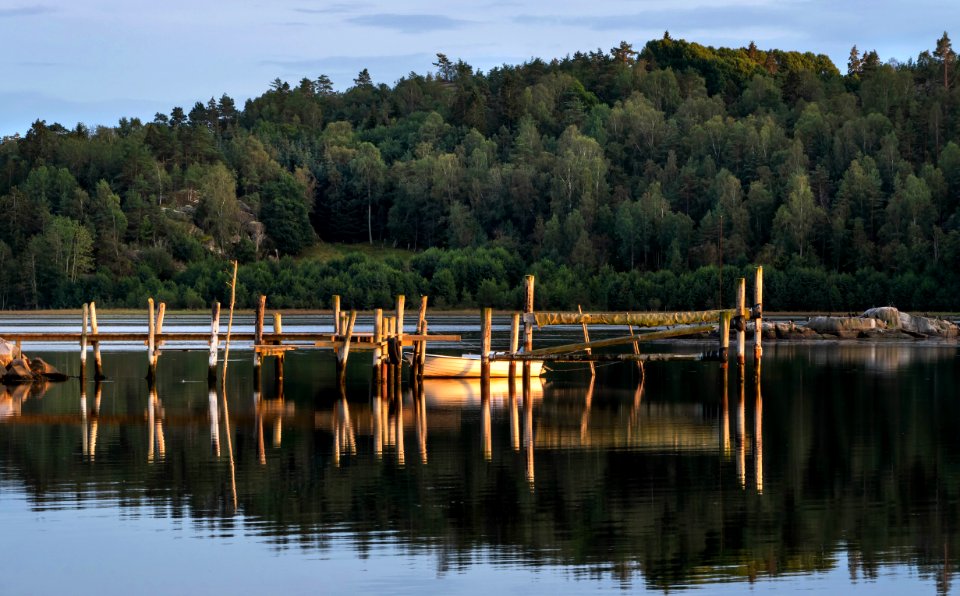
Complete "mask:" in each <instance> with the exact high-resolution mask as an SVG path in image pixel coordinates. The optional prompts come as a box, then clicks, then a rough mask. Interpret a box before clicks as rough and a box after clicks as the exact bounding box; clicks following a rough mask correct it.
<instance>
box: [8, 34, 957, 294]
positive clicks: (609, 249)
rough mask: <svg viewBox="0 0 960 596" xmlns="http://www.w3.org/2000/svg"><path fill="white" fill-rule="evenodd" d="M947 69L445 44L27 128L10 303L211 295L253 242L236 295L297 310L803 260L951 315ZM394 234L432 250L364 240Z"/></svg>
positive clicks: (15, 200) (18, 160) (598, 287)
mask: <svg viewBox="0 0 960 596" xmlns="http://www.w3.org/2000/svg"><path fill="white" fill-rule="evenodd" d="M955 63H956V56H955V54H954V52H953V50H952V45H951V42H950V40H949V37H948V36H947V35H946V34H944V36H943V37H941V38H940V39H938V40H936V47H935V49H933V50H932V51H927V52H923V53H921V54H920V56H918V58H917V60H916V61H915V62H914V61H909V62H906V63H893V62H891V63H889V64H883V63H882V61H881V60H880V57H879V56H877V54H876V52H866V53H864V54H862V55H861V54H860V52H859V51H857V50H856V49H854V50H853V51H852V52H851V58H850V63H849V64H848V69H847V71H848V72H847V75H846V76H841V75H840V73H839V72H838V71H837V69H836V68H835V67H834V66H833V65H832V64H831V63H830V61H829V60H828V59H827V58H826V57H825V56H823V55H817V54H812V53H800V52H790V51H783V50H779V49H768V50H761V49H759V48H757V47H756V46H755V45H753V44H751V45H750V46H749V47H746V48H713V47H706V46H703V45H700V44H697V43H692V42H687V41H684V40H678V39H672V38H671V37H670V36H669V35H665V36H664V37H663V38H662V39H659V40H653V41H650V42H649V43H647V44H646V45H645V46H644V48H643V49H642V51H640V52H636V51H634V50H633V46H631V45H630V44H629V43H625V42H624V43H621V44H620V45H619V46H618V47H615V48H613V49H612V50H610V52H609V53H606V52H603V51H596V52H588V53H581V52H578V53H575V54H573V55H572V56H569V57H567V58H564V59H559V60H552V61H550V62H546V61H543V60H539V59H533V60H531V61H529V62H527V63H525V64H521V65H516V66H503V67H499V68H495V69H493V70H491V71H490V72H487V73H483V72H480V71H476V70H475V69H474V68H473V67H472V66H470V65H469V64H466V63H465V62H463V61H462V60H455V59H451V58H448V57H446V56H443V55H438V58H437V63H436V64H435V66H436V68H437V69H438V73H436V74H434V73H428V74H426V75H420V74H416V73H411V74H410V75H408V76H407V77H404V78H403V79H401V80H400V81H398V82H397V83H396V85H394V86H393V87H388V86H386V85H377V84H374V82H373V80H372V78H371V76H370V73H369V72H368V71H367V70H366V69H364V70H362V71H361V72H360V74H359V75H358V77H357V79H356V80H355V81H354V86H353V87H351V88H349V89H348V90H347V91H345V92H337V91H335V90H334V89H333V86H332V82H331V81H330V79H329V78H328V77H326V76H324V75H318V76H310V77H304V78H303V79H301V80H300V81H299V83H297V84H296V85H291V84H290V83H288V82H285V81H283V80H280V79H277V80H275V81H273V82H272V83H271V84H270V86H269V87H270V88H269V90H267V91H266V92H265V93H263V94H262V95H261V96H259V97H255V98H252V99H250V100H249V101H247V102H246V103H245V105H244V106H243V109H242V110H240V109H238V108H237V106H236V104H235V102H234V101H233V100H232V99H231V98H230V97H228V96H226V95H224V96H222V97H221V98H220V99H219V100H216V99H214V98H210V99H209V100H208V101H206V102H196V103H194V104H193V106H192V107H189V106H188V109H186V110H185V109H183V108H181V107H175V108H173V109H172V110H171V112H170V114H169V115H168V114H157V115H156V117H155V118H154V120H153V121H152V122H149V123H146V124H144V123H142V122H141V121H139V120H137V119H135V118H134V119H122V120H121V121H120V122H119V123H118V124H117V126H115V127H98V128H96V129H94V130H89V129H87V128H86V127H84V126H82V125H78V126H77V127H75V128H74V129H72V130H70V129H67V128H65V127H63V126H61V125H59V124H49V125H48V124H47V123H46V122H44V121H42V120H37V121H36V122H34V123H33V125H32V126H31V127H30V130H29V131H27V133H26V134H25V135H24V136H23V137H22V138H20V137H13V138H7V139H4V140H3V141H2V142H0V174H2V175H0V209H2V212H3V214H4V217H3V218H0V236H2V238H3V242H4V244H3V245H0V259H3V262H4V263H7V267H6V268H5V269H4V270H3V272H2V277H3V279H2V281H3V289H2V290H0V306H2V307H14V306H58V305H75V303H76V302H79V301H81V300H83V299H85V294H84V292H86V291H90V292H93V293H95V294H96V295H97V296H100V297H101V298H100V302H101V303H103V304H104V305H135V306H138V305H140V304H141V303H142V301H143V300H144V298H145V297H146V295H147V294H149V293H157V295H158V296H159V295H163V296H164V297H166V298H169V300H170V302H171V305H173V304H178V305H187V304H189V305H197V304H200V303H206V302H209V301H210V300H212V299H215V298H219V299H221V300H222V299H223V287H222V283H223V280H222V271H223V270H225V268H226V260H227V259H229V258H236V259H238V260H239V261H240V262H241V263H242V264H243V267H242V268H241V269H242V270H243V271H244V272H246V273H245V275H246V277H245V278H244V279H243V280H242V288H239V289H242V294H243V300H244V301H247V302H249V301H251V300H253V299H254V298H255V295H256V293H257V292H260V291H267V290H269V293H270V294H271V300H272V301H274V296H276V300H277V301H280V302H281V303H282V304H286V305H291V306H294V305H296V306H304V307H311V306H318V305H320V304H321V303H322V301H323V300H325V296H327V295H328V294H333V293H338V294H341V295H343V296H344V297H345V299H349V300H350V301H351V302H352V303H353V304H356V305H358V306H362V305H367V306H369V305H383V303H384V302H385V301H388V296H389V294H390V293H391V292H397V291H403V292H405V293H407V294H409V295H415V294H416V293H418V292H429V293H431V294H432V295H433V296H434V303H435V304H442V305H445V306H449V307H472V306H474V305H476V304H478V303H483V304H490V305H494V306H503V307H511V306H512V307H515V306H518V301H519V294H518V292H519V289H518V288H519V286H520V282H521V278H522V275H523V274H524V273H526V272H529V271H534V272H539V273H540V274H541V285H540V287H541V289H542V294H539V295H541V296H542V297H543V299H544V300H545V301H546V302H547V303H548V304H553V305H555V306H557V307H564V308H569V307H570V306H571V305H572V304H575V303H577V302H580V303H583V304H584V305H585V306H587V305H589V306H594V307H596V306H603V307H606V306H617V307H621V308H671V307H676V308H692V307H698V306H711V305H715V302H716V296H717V295H718V294H719V293H720V292H719V289H718V288H716V289H717V291H714V290H715V286H716V279H717V277H718V273H719V272H718V271H716V270H715V269H713V267H716V266H718V265H720V264H721V262H722V264H723V266H724V267H725V274H724V279H727V277H728V276H727V274H726V270H727V268H730V267H734V268H739V267H742V266H745V265H747V264H749V263H763V264H764V265H766V266H767V267H768V268H770V270H771V271H774V272H776V271H780V272H787V271H789V272H791V274H794V273H795V274H796V275H795V276H794V277H792V278H787V277H784V278H783V279H782V281H783V291H785V292H788V293H789V300H794V299H797V300H799V298H798V297H803V298H804V299H809V300H810V304H806V305H804V304H799V303H798V305H799V307H802V308H810V307H813V306H814V303H816V304H821V305H823V306H824V307H825V308H827V307H837V308H845V309H846V308H849V309H858V308H861V307H865V306H867V305H871V304H881V303H884V302H887V301H890V300H896V301H898V303H900V305H901V306H905V305H911V306H913V307H917V308H952V309H955V308H956V305H955V304H952V303H951V299H950V297H951V296H955V295H957V294H958V293H960V292H958V290H960V287H958V285H960V282H957V281H955V280H954V279H953V278H952V277H951V276H945V275H944V274H943V273H942V272H943V271H955V270H957V264H958V259H960V257H958V254H960V248H958V246H960V241H958V240H957V238H958V234H960V148H958V145H957V141H956V139H957V138H958V134H960V120H958V118H957V116H958V112H957V110H956V106H957V105H960V91H958V90H957V85H956V84H955V79H956V72H955V65H956V64H955ZM318 239H319V240H321V241H322V243H321V245H320V247H319V248H311V247H315V246H317V243H316V241H317V240H318ZM327 243H337V245H338V246H339V245H340V244H341V243H342V244H344V245H348V246H349V245H357V244H360V243H363V244H364V245H365V248H364V251H366V252H364V253H363V254H357V255H352V254H349V251H348V253H347V254H343V251H341V250H339V249H338V251H339V252H338V251H334V253H335V254H328V253H329V251H326V249H325V248H324V247H327V246H330V245H329V244H327ZM386 248H389V249H390V250H399V251H408V252H407V253H405V254H410V253H409V251H413V253H415V254H414V256H413V257H412V258H405V259H403V260H398V261H391V260H389V259H384V258H377V257H370V256H364V255H375V254H379V253H377V252H375V251H378V250H384V249H386ZM308 249H309V250H308ZM8 253H9V254H8ZM297 256H299V257H301V258H300V259H298V260H294V259H291V258H287V257H297ZM280 264H282V266H281V265H280ZM772 275H774V278H776V276H777V275H781V274H780V273H773V274H772ZM783 275H786V274H785V273H784V274H783ZM298 276H299V277H298ZM545 278H550V279H545ZM777 283H779V282H777V281H774V282H773V284H774V285H773V286H771V287H774V288H775V287H777ZM818 284H820V285H821V287H827V286H823V285H822V284H833V285H830V286H829V288H828V289H826V290H823V291H822V292H821V295H820V296H817V295H815V294H814V293H813V292H812V289H811V288H813V287H815V286H817V285H818ZM367 286H368V287H367ZM724 295H729V294H727V292H726V290H725V291H724ZM771 296H776V291H771ZM774 300H784V301H787V300H788V298H787V297H780V298H775V299H774ZM787 304H788V303H787V302H784V304H783V305H784V307H786V306H787ZM790 304H793V303H792V302H791V303H790Z"/></svg>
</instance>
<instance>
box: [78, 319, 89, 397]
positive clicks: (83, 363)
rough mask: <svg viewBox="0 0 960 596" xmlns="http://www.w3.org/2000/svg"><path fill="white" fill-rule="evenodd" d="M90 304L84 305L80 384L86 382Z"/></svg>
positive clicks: (81, 331)
mask: <svg viewBox="0 0 960 596" xmlns="http://www.w3.org/2000/svg"><path fill="white" fill-rule="evenodd" d="M89 308H90V307H89V306H88V305H87V304H84V305H83V316H82V319H83V321H82V323H83V327H82V328H81V329H80V385H81V386H82V385H83V383H84V379H85V378H86V374H85V373H86V371H87V321H88V320H89V317H90V311H89Z"/></svg>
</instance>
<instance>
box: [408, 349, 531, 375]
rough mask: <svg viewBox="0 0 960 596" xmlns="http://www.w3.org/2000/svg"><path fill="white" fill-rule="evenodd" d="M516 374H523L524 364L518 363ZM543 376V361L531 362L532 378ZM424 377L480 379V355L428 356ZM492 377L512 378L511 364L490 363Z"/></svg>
mask: <svg viewBox="0 0 960 596" xmlns="http://www.w3.org/2000/svg"><path fill="white" fill-rule="evenodd" d="M516 364H517V367H516V374H517V375H522V374H523V364H524V363H522V362H517V363H516ZM541 374H543V361H542V360H531V361H530V376H533V377H539V376H540V375H541ZM423 376H424V378H426V377H443V378H452V377H479V376H480V355H479V354H462V355H460V356H444V355H442V354H427V355H426V358H425V359H424V362H423ZM490 376H491V377H508V376H510V363H509V362H505V361H495V362H491V363H490Z"/></svg>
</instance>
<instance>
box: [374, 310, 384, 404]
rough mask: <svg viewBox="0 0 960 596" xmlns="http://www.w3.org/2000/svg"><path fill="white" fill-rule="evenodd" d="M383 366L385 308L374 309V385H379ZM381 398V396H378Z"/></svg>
mask: <svg viewBox="0 0 960 596" xmlns="http://www.w3.org/2000/svg"><path fill="white" fill-rule="evenodd" d="M382 366H383V309H382V308H378V309H377V310H375V311H373V378H374V385H377V386H379V384H380V380H381V379H380V376H381V371H380V368H381V367H382ZM378 399H379V398H378Z"/></svg>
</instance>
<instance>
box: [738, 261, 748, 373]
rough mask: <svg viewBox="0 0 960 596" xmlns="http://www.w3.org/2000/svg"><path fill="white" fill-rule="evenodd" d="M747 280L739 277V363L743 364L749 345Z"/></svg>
mask: <svg viewBox="0 0 960 596" xmlns="http://www.w3.org/2000/svg"><path fill="white" fill-rule="evenodd" d="M747 316H748V314H747V280H746V279H744V278H742V277H741V278H739V279H737V364H738V365H740V366H743V364H744V362H745V360H746V346H747Z"/></svg>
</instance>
